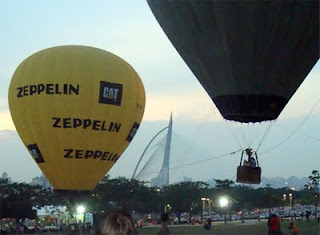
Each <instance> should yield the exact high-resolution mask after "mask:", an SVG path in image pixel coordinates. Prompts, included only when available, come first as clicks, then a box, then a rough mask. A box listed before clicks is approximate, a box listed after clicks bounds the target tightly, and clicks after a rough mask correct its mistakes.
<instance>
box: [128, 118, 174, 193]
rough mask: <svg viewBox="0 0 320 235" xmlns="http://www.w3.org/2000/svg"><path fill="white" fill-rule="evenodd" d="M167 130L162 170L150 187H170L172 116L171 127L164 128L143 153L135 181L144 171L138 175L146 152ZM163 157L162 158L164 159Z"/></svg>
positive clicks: (152, 180) (134, 174)
mask: <svg viewBox="0 0 320 235" xmlns="http://www.w3.org/2000/svg"><path fill="white" fill-rule="evenodd" d="M166 129H168V132H167V135H166V139H165V145H164V154H163V155H162V156H163V162H162V166H161V169H160V171H159V174H158V176H157V177H155V178H153V179H151V181H150V186H152V187H154V186H157V187H163V186H168V185H169V164H170V150H171V139H172V114H171V115H170V121H169V125H168V126H167V127H165V128H163V129H162V130H160V131H159V132H158V133H157V134H156V135H155V136H154V137H153V138H152V139H151V141H150V142H149V144H148V145H147V147H146V148H145V150H144V152H143V153H142V155H141V157H140V159H139V162H138V164H137V166H136V168H135V170H134V173H133V176H132V178H133V179H139V177H140V174H141V172H142V171H140V173H139V174H137V175H136V172H137V169H138V166H139V164H140V162H141V160H142V158H143V156H144V155H145V153H146V151H147V150H148V148H149V147H150V145H151V143H153V141H154V140H155V139H156V137H157V136H158V135H159V134H160V133H162V132H163V131H165V130H166ZM162 156H161V157H162ZM152 157H157V158H158V157H160V156H159V155H157V156H152ZM149 160H150V159H149Z"/></svg>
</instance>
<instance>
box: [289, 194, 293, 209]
mask: <svg viewBox="0 0 320 235" xmlns="http://www.w3.org/2000/svg"><path fill="white" fill-rule="evenodd" d="M289 200H290V204H291V210H293V202H292V193H289Z"/></svg>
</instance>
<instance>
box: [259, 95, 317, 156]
mask: <svg viewBox="0 0 320 235" xmlns="http://www.w3.org/2000/svg"><path fill="white" fill-rule="evenodd" d="M319 103H320V97H319V98H318V100H317V102H316V103H315V104H314V106H313V107H312V109H311V110H310V112H309V113H308V115H307V116H306V117H305V118H304V119H303V121H302V122H301V123H300V124H299V125H298V126H297V127H296V129H294V130H293V131H292V133H291V134H290V135H288V136H287V137H286V138H285V139H283V140H282V141H281V142H280V143H279V144H277V145H275V146H273V147H272V148H270V149H268V150H266V151H264V152H262V153H261V154H265V153H268V152H270V151H272V150H274V149H276V148H278V147H279V146H281V145H282V144H283V143H285V142H286V141H288V140H289V139H290V138H291V137H292V136H293V135H294V134H295V133H296V132H297V131H298V130H299V129H300V127H302V125H303V124H304V123H305V122H306V121H307V119H308V118H309V117H310V115H311V113H312V112H313V111H314V110H315V108H316V107H317V106H318V105H319Z"/></svg>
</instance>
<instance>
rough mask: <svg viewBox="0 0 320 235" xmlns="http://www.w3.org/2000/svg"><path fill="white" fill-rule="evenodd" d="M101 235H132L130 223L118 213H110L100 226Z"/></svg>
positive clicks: (132, 230)
mask: <svg viewBox="0 0 320 235" xmlns="http://www.w3.org/2000/svg"><path fill="white" fill-rule="evenodd" d="M101 234H103V235H134V229H133V226H132V223H131V221H130V220H129V219H128V218H127V217H126V216H124V215H121V214H119V213H111V214H109V215H108V216H107V218H106V219H105V220H104V221H103V223H102V225H101Z"/></svg>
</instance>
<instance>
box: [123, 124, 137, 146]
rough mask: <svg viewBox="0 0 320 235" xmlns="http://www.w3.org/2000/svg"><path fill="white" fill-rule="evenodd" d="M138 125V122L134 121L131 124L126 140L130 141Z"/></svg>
mask: <svg viewBox="0 0 320 235" xmlns="http://www.w3.org/2000/svg"><path fill="white" fill-rule="evenodd" d="M139 126H140V125H139V123H136V122H135V123H133V126H132V128H131V130H130V132H129V135H128V137H127V139H126V141H128V142H131V140H132V139H133V137H134V136H135V135H136V133H137V131H138V129H139Z"/></svg>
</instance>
